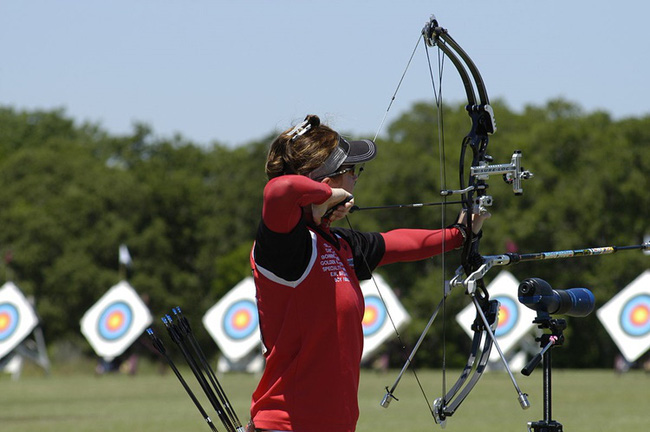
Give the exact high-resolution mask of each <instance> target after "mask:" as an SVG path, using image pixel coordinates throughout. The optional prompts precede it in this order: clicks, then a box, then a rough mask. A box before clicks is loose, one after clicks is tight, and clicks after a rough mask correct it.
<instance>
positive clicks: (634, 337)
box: [596, 270, 650, 362]
mask: <svg viewBox="0 0 650 432" xmlns="http://www.w3.org/2000/svg"><path fill="white" fill-rule="evenodd" d="M596 314H597V316H598V319H599V320H600V322H601V323H602V324H603V326H604V327H605V329H606V330H607V332H608V333H609V335H610V336H611V338H612V339H613V340H614V342H615V343H616V345H617V346H618V348H619V350H620V351H621V354H623V356H624V357H625V358H626V359H627V360H628V361H629V362H633V361H635V360H636V359H638V358H639V357H641V356H642V355H643V353H645V352H646V351H647V350H648V348H650V270H646V271H645V272H644V273H642V274H641V275H639V277H637V278H636V279H634V280H633V281H632V282H631V283H630V284H629V285H628V286H626V287H625V288H623V289H622V290H621V291H620V292H619V293H618V294H616V295H615V296H614V297H612V298H611V300H610V301H608V302H607V303H606V304H605V305H604V306H603V307H601V308H600V309H598V311H597V312H596Z"/></svg>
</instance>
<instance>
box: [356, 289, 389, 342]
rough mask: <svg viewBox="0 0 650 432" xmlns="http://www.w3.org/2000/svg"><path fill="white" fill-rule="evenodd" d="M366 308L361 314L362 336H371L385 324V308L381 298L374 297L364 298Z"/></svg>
mask: <svg viewBox="0 0 650 432" xmlns="http://www.w3.org/2000/svg"><path fill="white" fill-rule="evenodd" d="M365 303H366V308H365V310H364V312H363V320H362V322H361V324H362V326H363V336H364V337H367V336H372V335H373V334H375V333H377V331H379V330H380V329H381V328H382V326H383V325H384V324H385V323H386V308H385V307H384V304H383V303H382V301H381V298H379V296H376V295H368V296H366V297H365Z"/></svg>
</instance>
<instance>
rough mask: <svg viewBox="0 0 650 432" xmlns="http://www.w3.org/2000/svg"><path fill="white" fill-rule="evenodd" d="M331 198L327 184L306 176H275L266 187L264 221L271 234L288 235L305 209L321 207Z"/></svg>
mask: <svg viewBox="0 0 650 432" xmlns="http://www.w3.org/2000/svg"><path fill="white" fill-rule="evenodd" d="M331 195H332V189H331V188H330V187H329V186H328V185H326V184H325V183H320V182H316V181H313V180H311V179H309V178H307V177H305V176H300V175H284V176H280V177H276V178H274V179H272V180H271V181H269V182H268V183H267V184H266V187H265V188H264V204H263V207H262V220H263V221H264V224H265V225H266V226H267V228H269V229H270V230H271V231H274V232H276V233H288V232H290V231H291V230H292V229H294V228H295V227H296V225H298V222H299V221H300V218H301V217H302V207H304V206H307V205H310V204H322V203H323V202H325V201H326V200H327V199H328V198H329V197H330V196H331Z"/></svg>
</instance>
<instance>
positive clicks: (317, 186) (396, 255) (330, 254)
mask: <svg viewBox="0 0 650 432" xmlns="http://www.w3.org/2000/svg"><path fill="white" fill-rule="evenodd" d="M331 193H332V191H331V188H330V187H329V186H328V185H327V184H324V183H319V182H315V181H312V180H310V179H308V178H307V177H303V176H294V175H287V176H282V177H278V178H275V179H273V180H271V181H270V182H269V183H268V184H267V186H266V188H265V190H264V206H263V211H262V222H261V223H260V227H259V230H258V235H257V239H256V242H255V246H254V248H253V251H252V253H251V265H252V268H253V275H254V278H255V283H256V287H257V302H258V311H259V314H260V329H261V334H262V341H263V343H264V347H265V350H266V351H265V356H266V361H267V363H266V368H265V371H264V374H263V376H262V378H261V380H260V383H259V385H258V387H257V389H256V390H255V392H254V393H253V400H252V405H251V418H252V419H253V421H254V422H255V425H256V427H258V428H262V429H271V430H291V431H294V432H302V431H305V432H307V431H308V432H326V431H327V432H352V431H354V429H355V427H356V422H357V419H358V416H359V410H358V403H357V390H358V384H359V362H360V359H361V354H362V351H363V331H362V325H361V321H362V318H363V312H364V304H363V296H362V294H361V289H360V286H359V280H361V279H368V278H370V276H371V272H372V270H373V269H374V268H376V267H377V266H380V265H385V264H389V263H394V262H399V261H414V260H420V259H425V258H428V257H431V256H433V255H436V254H439V253H441V252H442V247H443V246H442V245H443V236H444V237H445V241H444V244H445V249H446V250H450V249H454V248H456V247H459V246H460V245H461V244H462V234H461V233H460V231H459V230H457V229H448V230H413V229H398V230H393V231H389V232H387V233H381V234H380V233H362V232H358V231H354V230H348V229H341V228H332V229H329V227H328V224H327V223H325V224H322V225H321V226H319V227H316V226H314V225H313V223H311V222H310V221H309V215H307V216H305V215H304V214H303V213H304V211H303V208H304V207H307V208H309V207H308V206H310V205H311V204H321V203H323V202H325V201H326V200H327V199H328V198H329V197H330V196H331Z"/></svg>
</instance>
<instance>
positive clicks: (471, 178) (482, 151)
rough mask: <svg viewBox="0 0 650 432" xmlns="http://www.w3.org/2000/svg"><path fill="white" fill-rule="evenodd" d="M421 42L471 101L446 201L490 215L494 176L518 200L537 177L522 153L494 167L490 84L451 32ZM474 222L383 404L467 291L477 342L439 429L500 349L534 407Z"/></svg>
mask: <svg viewBox="0 0 650 432" xmlns="http://www.w3.org/2000/svg"><path fill="white" fill-rule="evenodd" d="M422 37H423V39H424V41H425V43H426V46H428V47H434V46H435V47H438V48H439V50H440V51H442V53H443V54H444V55H445V56H446V58H448V59H449V60H450V61H451V62H452V63H453V65H454V66H455V68H456V70H457V71H458V73H459V74H460V78H461V80H462V83H463V86H464V89H465V93H466V95H467V105H466V110H467V113H468V114H469V117H470V119H471V128H470V131H469V132H468V133H467V135H466V136H465V138H464V139H463V141H462V146H461V151H460V162H459V184H460V188H459V189H458V190H443V191H441V195H442V196H444V197H447V196H451V195H460V196H461V202H462V205H463V208H464V209H465V211H466V213H467V214H472V213H474V214H481V213H484V212H486V211H487V210H486V208H487V207H489V206H491V205H492V197H491V196H490V195H488V194H487V183H486V181H487V180H488V178H489V176H490V175H494V174H499V175H503V177H504V179H505V180H506V182H508V183H511V184H512V187H513V191H514V193H515V194H517V195H519V194H521V193H522V192H523V189H522V186H521V183H522V180H524V179H528V178H531V177H532V174H531V173H530V172H528V171H525V170H524V169H523V168H522V166H521V156H522V155H521V152H519V151H515V152H514V154H513V155H512V160H511V162H510V163H509V164H500V165H490V162H492V158H491V157H490V156H489V155H488V154H487V147H488V142H489V136H490V135H492V134H493V133H494V132H495V131H496V122H495V120H494V112H493V110H492V107H491V106H490V101H489V98H488V94H487V91H486V89H485V84H484V82H483V79H482V77H481V75H480V73H479V71H478V68H477V67H476V65H475V64H474V62H473V61H472V60H471V58H470V57H469V56H468V55H467V53H466V52H465V51H464V50H463V49H462V48H461V47H460V45H458V43H457V42H456V41H455V40H454V39H453V38H452V37H451V36H450V35H449V33H448V32H447V30H445V29H444V28H442V27H440V26H439V25H438V22H437V20H436V18H435V17H432V18H431V20H430V21H429V22H428V23H427V24H426V25H425V27H424V29H423V30H422ZM438 101H439V100H438ZM439 102H440V101H439ZM439 109H441V107H439ZM468 148H469V149H470V150H471V152H472V162H471V167H470V172H469V175H468V176H467V178H466V174H465V165H466V161H465V159H466V154H467V151H468ZM471 220H472V218H471V217H469V216H468V217H467V225H468V227H467V230H466V238H465V242H464V245H463V250H462V254H461V266H460V267H459V268H458V270H457V271H456V275H455V276H454V278H453V279H452V280H451V282H450V283H449V284H447V286H446V288H445V290H444V293H443V298H442V300H441V302H440V304H439V305H438V307H437V308H436V309H435V311H434V313H433V315H432V316H431V318H430V320H429V322H428V324H427V326H426V327H425V329H424V331H423V333H422V334H421V336H420V339H419V340H418V342H417V343H416V345H415V348H414V349H413V350H412V352H411V354H410V355H409V358H408V359H407V361H406V363H405V365H404V367H403V368H402V371H401V372H400V374H399V376H398V378H397V380H396V381H395V383H394V384H393V386H392V388H391V389H388V388H387V389H386V390H387V393H386V395H385V396H384V398H383V400H382V402H381V405H382V406H384V407H388V405H389V404H390V401H391V400H392V399H395V397H394V395H393V392H394V391H395V389H396V387H397V385H398V383H399V381H400V379H401V376H402V375H403V373H404V372H405V370H406V369H407V368H408V367H409V366H410V364H411V361H412V360H413V357H414V355H415V353H416V352H417V350H418V348H419V346H420V344H421V343H422V341H423V338H424V336H425V335H426V333H427V332H428V330H429V328H430V326H431V325H432V324H433V321H434V320H435V318H436V316H437V314H438V311H439V310H440V308H441V306H443V305H444V302H445V300H446V297H447V295H448V294H449V292H450V290H451V289H452V288H453V287H456V286H463V287H464V288H465V292H466V294H468V295H469V296H470V297H471V299H472V302H473V304H474V306H475V307H476V312H477V314H476V319H475V321H474V324H473V325H472V330H473V331H474V336H473V338H472V344H471V351H470V355H469V357H468V360H467V362H466V364H465V366H464V368H463V370H462V372H461V375H460V377H459V378H458V380H457V381H456V383H455V384H454V385H453V386H452V387H451V388H450V389H449V391H445V390H444V389H443V393H444V394H443V396H442V397H440V398H438V399H436V400H435V402H434V404H433V406H432V414H433V417H434V419H435V421H436V423H440V424H443V425H444V423H445V421H446V418H447V417H449V416H451V415H453V414H454V412H455V411H456V409H457V408H458V407H459V406H460V404H461V403H462V402H463V401H464V400H465V398H466V397H467V396H468V395H469V393H470V392H471V390H472V389H473V388H474V386H475V385H476V383H477V382H478V380H479V379H480V377H481V375H482V374H483V372H484V370H485V367H486V365H487V362H488V359H489V356H490V351H491V349H492V347H493V346H496V347H497V350H498V351H499V354H500V356H501V358H502V360H503V362H504V365H505V366H506V370H507V371H508V372H509V375H510V378H511V380H512V382H513V384H514V387H515V389H516V391H517V394H518V400H519V402H520V404H521V406H522V408H528V407H529V406H530V404H529V403H528V400H527V397H526V395H525V394H524V393H522V391H521V390H520V389H519V386H518V385H517V382H516V381H515V379H514V376H513V375H512V373H511V372H510V370H509V368H508V365H507V362H506V361H505V358H504V356H503V353H502V352H501V350H500V349H499V347H498V344H497V343H496V339H495V336H494V330H495V327H496V323H497V317H498V310H499V304H498V302H497V301H496V300H490V297H489V294H488V292H487V289H486V288H485V284H484V282H483V275H484V274H485V273H484V272H483V273H482V274H481V273H480V272H479V273H477V271H479V269H482V268H483V265H484V260H483V258H482V257H481V255H480V253H479V242H480V235H475V234H473V232H472V222H471Z"/></svg>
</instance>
